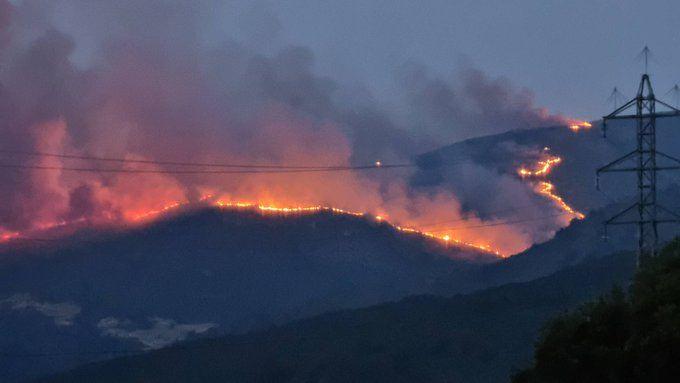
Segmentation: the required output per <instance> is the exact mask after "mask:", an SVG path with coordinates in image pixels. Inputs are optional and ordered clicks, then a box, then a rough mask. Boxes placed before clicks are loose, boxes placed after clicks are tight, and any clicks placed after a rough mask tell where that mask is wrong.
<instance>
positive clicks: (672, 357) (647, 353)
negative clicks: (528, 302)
mask: <svg viewBox="0 0 680 383" xmlns="http://www.w3.org/2000/svg"><path fill="white" fill-rule="evenodd" d="M679 376H680V240H679V239H676V240H675V241H673V242H672V243H671V244H669V245H668V246H667V247H666V248H664V250H663V251H662V252H661V254H660V255H659V257H657V258H655V259H652V260H649V262H648V263H646V264H645V266H644V267H643V268H642V269H641V270H640V271H638V273H637V274H636V276H635V279H634V282H633V284H632V286H631V289H630V293H629V296H628V297H626V295H625V294H624V293H623V291H622V290H620V289H615V290H614V291H613V292H612V293H610V294H609V295H607V296H604V297H602V298H600V299H599V300H597V301H596V302H591V303H588V304H585V305H583V306H581V307H580V308H579V309H577V310H576V311H574V312H571V313H567V314H564V315H562V316H560V317H558V318H556V319H554V320H552V321H551V322H550V323H549V324H548V326H547V327H546V328H545V329H544V331H543V333H542V335H541V337H540V340H539V342H538V343H537V345H536V349H535V355H534V364H533V366H532V367H530V368H529V369H526V370H524V371H521V372H520V373H518V374H516V375H515V376H513V379H512V381H513V382H514V383H535V382H543V383H553V382H554V383H562V382H565V383H566V382H578V383H589V382H672V381H676V379H678V377H679Z"/></svg>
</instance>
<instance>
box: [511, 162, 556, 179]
mask: <svg viewBox="0 0 680 383" xmlns="http://www.w3.org/2000/svg"><path fill="white" fill-rule="evenodd" d="M561 162H562V158H560V157H550V158H548V159H545V160H541V161H538V164H537V166H536V168H535V169H534V170H529V169H527V168H524V167H521V168H519V170H518V171H517V173H519V175H520V176H522V177H543V176H546V175H548V173H550V171H551V170H552V168H553V167H555V166H557V165H559V164H560V163H561Z"/></svg>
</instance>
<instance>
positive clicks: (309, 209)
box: [213, 200, 503, 257]
mask: <svg viewBox="0 0 680 383" xmlns="http://www.w3.org/2000/svg"><path fill="white" fill-rule="evenodd" d="M213 206H217V207H220V208H231V209H251V210H256V211H259V212H260V213H263V214H272V213H273V214H312V213H318V212H332V213H334V214H340V215H350V216H354V217H368V218H371V217H372V219H373V220H375V221H376V222H381V223H385V224H387V225H389V226H391V227H392V228H394V229H395V230H397V231H400V232H402V233H411V234H417V235H420V236H423V237H426V238H429V239H434V240H438V241H441V242H443V243H444V244H445V245H448V244H450V243H453V244H456V245H458V246H462V247H468V248H472V249H474V250H477V251H483V252H485V253H491V254H494V255H496V256H499V257H502V256H503V254H501V252H500V251H498V250H494V249H493V248H492V247H491V246H489V245H486V244H479V243H471V242H467V241H464V240H462V239H458V238H453V237H451V235H450V234H439V233H434V232H428V231H423V230H419V229H417V228H414V227H408V226H401V225H398V224H395V223H392V222H390V221H388V220H387V219H386V218H385V217H384V216H382V215H375V216H371V215H370V214H368V213H363V212H357V211H351V210H345V209H340V208H337V207H330V206H322V205H315V206H294V207H280V206H273V205H263V204H258V203H252V202H240V201H237V202H234V201H222V200H217V201H214V202H213Z"/></svg>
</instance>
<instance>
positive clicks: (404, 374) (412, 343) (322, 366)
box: [39, 254, 634, 383]
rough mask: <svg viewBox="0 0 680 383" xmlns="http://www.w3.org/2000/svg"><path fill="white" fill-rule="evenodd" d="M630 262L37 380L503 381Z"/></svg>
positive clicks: (596, 263) (619, 279)
mask: <svg viewBox="0 0 680 383" xmlns="http://www.w3.org/2000/svg"><path fill="white" fill-rule="evenodd" d="M633 263H634V262H633V257H632V256H630V255H628V254H618V255H614V256H608V257H604V258H601V259H597V260H591V261H589V262H588V263H585V264H583V265H580V266H577V267H573V268H569V269H566V270H564V271H561V272H558V273H556V274H554V275H552V276H549V277H545V278H541V279H538V280H535V281H532V282H528V283H521V284H511V285H506V286H502V287H499V288H494V289H490V290H486V291H481V292H478V293H475V294H471V295H459V296H454V297H451V298H440V297H434V296H419V297H412V298H406V299H404V300H402V301H400V302H396V303H388V304H382V305H378V306H374V307H369V308H365V309H358V310H349V311H340V312H335V313H330V314H324V315H321V316H317V317H315V318H312V319H308V320H303V321H298V322H294V323H291V324H288V325H285V326H281V327H274V328H271V329H269V330H266V331H260V332H253V333H250V334H246V335H241V336H229V337H224V338H218V339H205V340H199V341H193V342H188V343H184V344H181V345H178V346H175V347H170V348H167V349H162V350H158V351H154V352H151V353H148V354H143V355H138V356H130V357H124V358H120V359H115V360H113V361H109V362H104V363H101V364H91V365H87V366H84V367H81V368H78V369H76V370H73V371H71V372H68V373H64V374H61V375H58V376H53V377H50V378H46V379H43V380H40V381H39V382H44V383H48V382H49V383H56V382H88V383H89V382H116V383H122V382H142V381H143V382H352V381H354V382H359V381H369V382H377V381H379V382H467V383H471V382H472V383H474V382H480V383H481V382H485V383H488V382H505V381H508V379H509V376H510V374H511V373H512V372H513V371H514V370H516V369H519V368H521V367H524V366H526V365H528V363H529V361H530V359H531V355H532V343H533V340H534V339H535V338H536V336H537V333H538V331H539V329H540V327H541V326H542V324H543V322H544V321H545V320H546V319H548V318H550V317H552V316H554V315H555V314H557V313H559V312H562V311H564V310H566V309H569V308H571V307H574V306H575V305H577V304H579V303H580V302H583V301H585V300H587V299H590V298H592V297H594V296H596V295H599V294H601V293H603V292H606V291H608V290H610V289H611V288H612V286H613V285H615V284H618V285H622V286H625V285H626V284H627V283H628V280H629V278H630V276H631V274H632V270H633Z"/></svg>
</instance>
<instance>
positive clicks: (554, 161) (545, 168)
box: [517, 124, 590, 219]
mask: <svg viewBox="0 0 680 383" xmlns="http://www.w3.org/2000/svg"><path fill="white" fill-rule="evenodd" d="M588 125H590V124H588ZM544 151H545V149H544ZM561 162H562V158H561V157H557V156H550V157H548V158H546V159H543V160H540V161H538V162H537V163H536V166H534V168H533V170H531V169H527V168H525V167H520V168H519V169H518V170H517V173H518V174H519V175H520V177H522V178H526V177H532V178H543V179H545V178H546V177H547V175H548V174H550V172H551V171H552V170H553V169H554V168H555V166H557V165H559V164H560V163H561ZM555 191H556V190H555V185H553V184H552V183H550V182H548V181H540V182H539V183H538V184H536V192H537V193H538V194H541V195H543V196H545V197H546V198H548V199H551V200H552V201H553V202H554V203H555V205H556V206H557V207H558V208H559V209H560V210H562V211H564V212H566V213H569V214H572V215H574V216H575V217H576V218H578V219H583V218H585V217H586V216H585V215H584V214H583V213H581V212H579V211H576V210H574V208H572V207H571V206H569V205H568V204H567V203H566V202H564V199H563V198H562V197H560V196H559V195H557V194H556V193H555Z"/></svg>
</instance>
